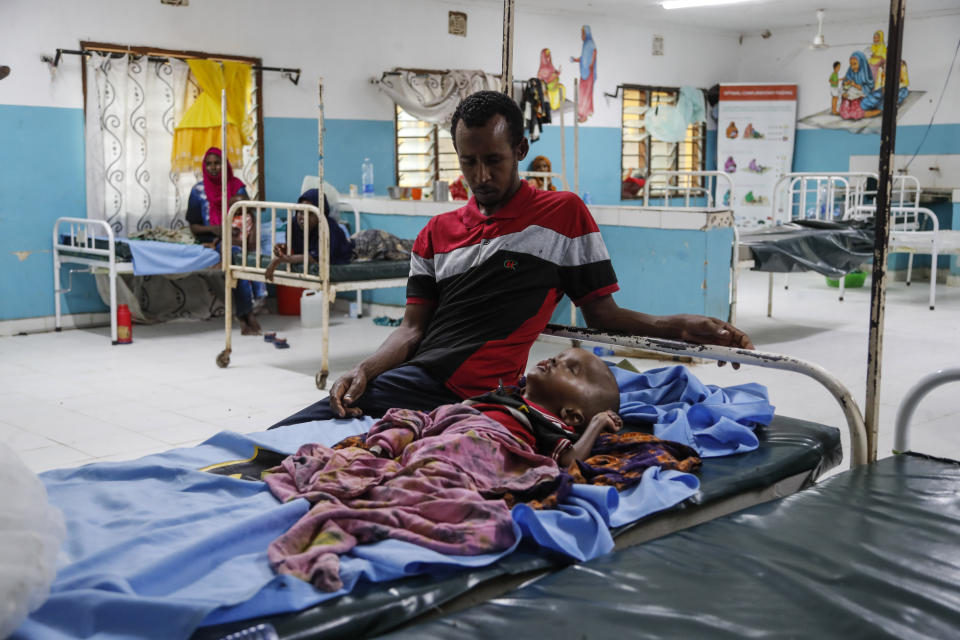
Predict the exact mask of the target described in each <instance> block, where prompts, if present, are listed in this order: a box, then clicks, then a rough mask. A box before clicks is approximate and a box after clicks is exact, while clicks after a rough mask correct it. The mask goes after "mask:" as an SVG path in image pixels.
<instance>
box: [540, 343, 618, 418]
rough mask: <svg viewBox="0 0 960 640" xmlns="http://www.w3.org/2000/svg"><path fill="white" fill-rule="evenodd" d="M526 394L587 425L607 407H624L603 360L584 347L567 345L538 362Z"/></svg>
mask: <svg viewBox="0 0 960 640" xmlns="http://www.w3.org/2000/svg"><path fill="white" fill-rule="evenodd" d="M524 396H525V397H526V398H527V399H528V400H530V401H532V402H535V403H537V404H538V405H540V406H542V407H543V408H544V409H546V410H547V411H550V412H551V413H553V414H554V415H556V416H558V417H559V418H560V419H561V420H563V421H564V423H566V424H568V425H570V426H571V427H574V428H576V429H583V428H584V427H586V426H587V424H589V422H590V420H591V418H593V416H595V415H597V414H598V413H601V412H603V411H607V410H612V411H618V410H619V409H620V391H619V389H618V388H617V380H616V378H614V377H613V372H611V371H610V367H608V366H607V365H606V364H605V363H604V362H603V360H601V359H600V358H598V357H597V356H595V355H593V354H592V353H590V352H589V351H584V350H583V349H567V350H566V351H563V352H562V353H560V354H558V355H556V356H554V357H553V358H550V359H548V360H542V361H540V362H538V363H537V366H536V367H535V368H534V369H533V370H532V371H530V372H529V373H528V374H527V387H526V390H525V391H524Z"/></svg>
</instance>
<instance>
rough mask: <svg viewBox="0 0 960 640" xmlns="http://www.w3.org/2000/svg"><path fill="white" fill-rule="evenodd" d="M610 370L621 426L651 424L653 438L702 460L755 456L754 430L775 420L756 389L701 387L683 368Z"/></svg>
mask: <svg viewBox="0 0 960 640" xmlns="http://www.w3.org/2000/svg"><path fill="white" fill-rule="evenodd" d="M610 366H611V370H612V371H613V375H614V376H615V377H616V378H617V384H618V385H619V386H620V415H621V416H622V417H623V419H624V421H625V422H627V423H631V422H633V423H638V422H643V423H652V424H653V434H654V435H655V436H657V437H658V438H662V439H663V440H670V441H673V442H680V443H682V444H685V445H688V446H691V447H693V448H694V449H696V450H697V452H698V453H699V454H700V457H701V458H716V457H720V456H728V455H730V454H733V453H743V452H746V451H753V450H754V449H756V448H757V446H759V440H757V436H756V434H754V432H753V430H754V428H755V427H756V426H757V425H766V424H770V421H771V420H773V414H774V406H773V405H772V404H770V401H769V399H768V396H767V389H766V387H764V386H763V385H760V384H756V383H748V384H742V385H738V386H735V387H718V386H715V385H710V384H704V383H703V382H701V381H700V380H699V379H697V377H696V376H695V375H693V374H692V373H691V372H690V370H689V369H687V368H686V367H683V366H672V367H662V368H659V369H650V370H649V371H645V372H643V373H636V372H633V371H627V370H625V369H620V368H618V367H615V366H613V365H612V364H611V365H610Z"/></svg>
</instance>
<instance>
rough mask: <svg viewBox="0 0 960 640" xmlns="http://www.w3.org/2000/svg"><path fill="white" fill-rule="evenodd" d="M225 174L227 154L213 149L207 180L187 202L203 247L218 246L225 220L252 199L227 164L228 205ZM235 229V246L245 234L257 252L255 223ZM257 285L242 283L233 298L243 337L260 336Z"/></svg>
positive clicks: (236, 224)
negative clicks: (236, 204) (238, 205)
mask: <svg viewBox="0 0 960 640" xmlns="http://www.w3.org/2000/svg"><path fill="white" fill-rule="evenodd" d="M222 170H223V153H222V152H221V151H220V149H219V148H217V147H210V148H209V149H207V151H206V153H204V154H203V180H201V181H200V182H198V183H197V184H195V185H194V186H193V189H191V190H190V198H189V200H188V201H187V215H186V218H187V222H188V223H189V224H190V231H192V232H193V235H194V236H195V237H196V239H197V242H199V243H202V244H209V245H218V244H219V243H220V236H221V235H222V229H223V227H222V226H221V225H222V223H223V216H224V215H225V214H226V212H227V211H228V210H229V209H230V206H231V205H232V204H233V203H234V202H237V201H239V200H246V199H247V198H248V195H247V189H246V186H245V185H244V184H243V181H242V180H240V178H237V177H236V176H234V175H233V167H231V166H230V163H229V162H227V202H226V204H224V202H223V191H222V185H221V183H220V179H221V175H220V172H221V171H222ZM231 228H232V230H233V233H232V237H231V242H232V243H233V244H234V245H238V244H240V242H241V236H242V234H243V233H247V234H248V235H247V246H248V247H252V248H253V250H256V244H255V243H254V241H253V239H252V235H253V234H252V231H253V220H252V218H251V217H250V216H246V218H245V219H243V220H242V219H241V218H240V217H237V218H236V219H235V220H233V222H232V224H231ZM237 249H238V247H234V250H237ZM253 284H254V283H252V282H250V281H249V280H239V281H238V282H237V287H236V289H234V294H233V295H234V307H235V310H236V313H237V318H239V320H240V328H241V333H242V334H243V335H259V334H260V331H261V329H260V323H259V322H258V321H257V318H256V316H255V315H254V313H253V305H254V287H253ZM257 284H260V285H261V286H260V287H259V288H258V289H259V291H258V293H261V294H262V295H266V290H265V287H263V285H262V283H257ZM262 295H261V296H258V297H262Z"/></svg>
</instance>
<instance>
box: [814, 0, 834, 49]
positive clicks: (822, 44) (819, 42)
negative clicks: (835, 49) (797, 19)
mask: <svg viewBox="0 0 960 640" xmlns="http://www.w3.org/2000/svg"><path fill="white" fill-rule="evenodd" d="M825 14H826V11H824V10H823V9H817V35H815V36H813V42H811V43H810V48H811V49H827V48H829V47H830V45H828V44H827V39H826V38H825V37H824V36H823V16H824V15H825Z"/></svg>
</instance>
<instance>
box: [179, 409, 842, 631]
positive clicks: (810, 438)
mask: <svg viewBox="0 0 960 640" xmlns="http://www.w3.org/2000/svg"><path fill="white" fill-rule="evenodd" d="M756 434H757V436H758V439H759V441H760V444H759V448H758V449H756V450H755V451H751V452H748V453H743V454H739V455H733V456H727V457H722V458H708V459H705V460H704V461H703V467H702V469H701V470H700V471H698V472H697V475H698V476H699V477H700V484H701V486H700V490H699V492H698V493H697V494H695V495H694V496H692V497H691V498H689V499H688V500H687V501H685V502H683V503H681V504H679V505H677V506H676V507H674V508H673V509H670V510H668V511H666V512H663V513H661V514H657V515H655V516H654V518H656V519H662V518H669V517H670V516H671V515H673V516H677V515H684V514H694V515H695V514H697V513H701V512H703V511H705V510H707V509H709V508H711V507H713V506H715V505H717V504H718V503H721V502H722V501H723V500H725V499H730V498H735V497H736V496H737V495H738V494H742V493H744V492H749V491H752V490H757V489H759V488H762V487H769V486H771V485H773V484H775V483H777V482H779V481H781V480H783V479H785V478H788V477H791V476H796V475H797V474H800V475H802V476H803V477H804V478H805V481H806V483H809V482H812V481H813V480H814V479H816V478H817V477H819V475H820V474H821V473H822V472H823V471H826V470H828V469H830V468H832V467H834V466H836V465H837V464H838V463H839V462H840V460H841V458H842V451H841V447H840V432H839V431H838V430H837V429H836V428H834V427H829V426H825V425H821V424H816V423H813V422H807V421H803V420H797V419H793V418H787V417H782V416H776V417H775V418H774V419H773V422H772V423H771V424H770V425H769V426H767V427H758V428H757V430H756ZM645 520H646V519H644V520H640V521H639V522H637V523H634V524H633V525H627V526H625V527H621V528H620V529H619V530H615V531H614V532H613V534H614V537H615V542H616V543H617V547H618V548H619V547H620V545H621V542H622V541H623V540H624V539H627V538H630V536H632V535H636V531H635V529H638V530H639V529H640V527H641V526H642V525H643V523H644V522H645ZM567 563H568V561H562V560H559V559H558V558H556V557H550V556H547V555H543V554H537V553H532V552H530V551H524V550H523V549H522V548H521V549H519V550H517V551H516V552H514V553H512V554H510V555H509V556H506V557H505V558H503V559H502V560H500V561H499V562H497V563H496V564H493V565H491V566H487V567H482V568H479V569H473V570H467V571H459V572H451V573H448V574H446V575H440V576H437V575H421V576H415V577H412V578H406V579H402V580H398V581H395V582H390V583H387V584H369V583H363V584H360V585H358V586H357V588H355V589H354V590H353V592H351V593H350V594H347V595H344V596H341V597H340V598H337V599H335V600H331V601H329V602H325V603H321V604H319V605H316V606H314V607H311V608H309V609H306V610H304V611H300V612H297V613H290V614H284V615H280V616H271V617H266V618H260V619H255V620H248V621H244V622H239V623H230V624H226V625H218V626H210V627H204V628H201V629H199V630H198V631H197V632H196V633H195V634H194V636H193V637H194V638H197V639H204V640H213V639H219V638H222V637H223V636H225V635H227V634H229V633H232V632H236V631H239V630H243V629H247V628H249V627H251V626H253V625H256V624H258V623H260V622H269V623H270V624H271V625H273V627H274V628H275V629H276V631H277V633H278V636H279V637H280V638H290V639H292V638H308V637H309V638H314V637H317V638H359V637H369V636H372V635H376V634H379V633H384V632H387V631H390V630H393V629H396V628H398V627H400V626H401V625H403V624H405V623H407V622H408V621H410V620H414V619H416V618H418V617H421V616H423V615H424V614H428V613H431V612H433V613H435V612H436V611H438V610H439V609H440V608H441V607H443V606H444V605H445V604H447V603H451V602H453V601H455V600H457V599H459V600H458V601H457V602H455V603H454V604H455V605H456V606H460V603H462V602H464V601H469V600H472V599H475V598H479V599H481V600H482V599H483V598H484V596H483V595H482V594H483V591H484V590H485V589H487V588H490V589H494V593H495V594H499V593H503V592H504V591H506V590H507V589H509V588H512V587H511V586H506V587H504V586H502V585H505V584H508V585H514V586H515V585H517V584H520V582H522V581H523V580H524V579H525V578H526V577H528V576H530V575H535V574H537V573H544V572H551V571H557V570H559V569H562V568H563V567H564V566H566V565H567ZM489 597H492V596H486V598H489ZM567 608H568V609H569V605H568V606H567ZM504 622H505V624H507V623H506V621H504ZM428 629H429V630H430V632H431V633H433V632H434V630H436V629H440V630H442V633H441V632H437V633H438V634H439V635H438V637H458V636H457V632H456V631H455V630H454V629H453V628H451V627H447V626H441V627H429V628H428ZM494 633H495V634H505V635H507V636H509V635H513V636H514V637H518V638H526V637H539V634H535V633H533V632H531V631H530V630H529V629H527V630H526V631H525V632H523V633H519V634H515V633H514V632H513V630H510V629H507V628H502V629H497V630H496V631H495V632H494ZM494 633H491V634H490V635H489V636H488V635H484V636H483V637H497V636H496V635H494ZM478 637H479V636H478ZM577 637H580V636H577Z"/></svg>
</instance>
